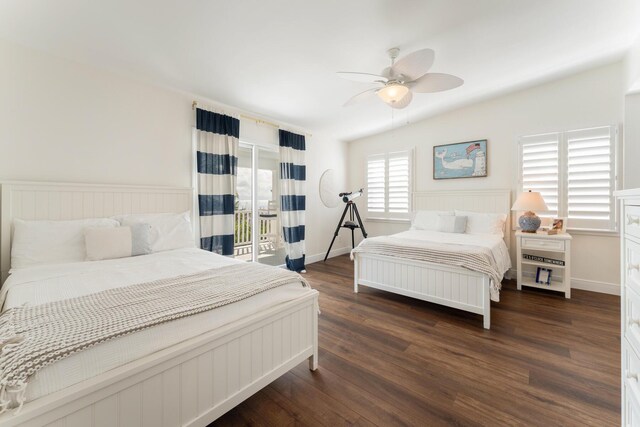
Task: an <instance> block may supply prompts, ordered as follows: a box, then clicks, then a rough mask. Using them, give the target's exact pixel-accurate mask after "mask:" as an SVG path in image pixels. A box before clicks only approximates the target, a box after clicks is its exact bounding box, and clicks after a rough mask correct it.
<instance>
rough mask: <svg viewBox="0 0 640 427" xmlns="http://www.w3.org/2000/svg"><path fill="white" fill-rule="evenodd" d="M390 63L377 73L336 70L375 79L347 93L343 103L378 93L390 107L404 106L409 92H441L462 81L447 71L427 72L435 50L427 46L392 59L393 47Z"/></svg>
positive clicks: (355, 77)
mask: <svg viewBox="0 0 640 427" xmlns="http://www.w3.org/2000/svg"><path fill="white" fill-rule="evenodd" d="M387 53H388V54H389V58H391V66H390V67H387V68H385V69H384V70H382V72H381V73H380V74H371V73H357V72H350V71H340V72H338V75H339V76H340V77H343V78H345V79H348V80H353V81H357V82H363V83H375V84H377V85H378V87H374V88H371V89H367V90H365V91H364V92H360V93H358V94H357V95H355V96H353V97H351V98H350V99H349V100H348V101H347V102H346V103H345V104H344V106H345V107H346V106H349V105H353V104H356V103H358V102H361V101H367V100H369V99H372V98H374V95H378V97H379V98H380V99H382V100H383V101H384V102H385V103H386V104H387V105H389V106H390V107H392V108H405V107H406V106H408V105H409V104H410V103H411V100H412V99H413V93H431V92H442V91H445V90H449V89H454V88H456V87H458V86H462V84H463V83H464V81H463V80H462V79H461V78H460V77H456V76H453V75H451V74H442V73H427V71H428V70H429V68H431V65H433V60H434V57H435V53H434V52H433V50H431V49H421V50H418V51H415V52H413V53H410V54H408V55H406V56H404V57H402V58H400V59H398V60H397V61H396V58H397V57H398V54H399V53H400V49H399V48H397V47H395V48H392V49H389V50H388V51H387Z"/></svg>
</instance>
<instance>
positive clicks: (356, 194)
mask: <svg viewBox="0 0 640 427" xmlns="http://www.w3.org/2000/svg"><path fill="white" fill-rule="evenodd" d="M338 196H340V197H342V201H343V202H345V203H349V202H350V201H352V200H353V199H356V198H358V197H360V196H362V188H361V189H359V190H358V191H351V192H349V193H340V194H338Z"/></svg>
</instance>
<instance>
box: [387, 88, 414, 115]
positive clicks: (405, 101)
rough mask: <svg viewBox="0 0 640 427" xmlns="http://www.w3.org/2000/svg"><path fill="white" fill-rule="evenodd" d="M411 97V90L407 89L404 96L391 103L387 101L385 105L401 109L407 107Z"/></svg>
mask: <svg viewBox="0 0 640 427" xmlns="http://www.w3.org/2000/svg"><path fill="white" fill-rule="evenodd" d="M412 99H413V94H412V93H411V91H409V92H407V94H406V95H405V96H403V97H402V99H401V100H400V101H398V102H394V103H393V104H390V103H387V105H388V106H389V107H391V108H396V109H398V110H401V109H403V108H405V107H407V106H408V105H409V104H411V100H412Z"/></svg>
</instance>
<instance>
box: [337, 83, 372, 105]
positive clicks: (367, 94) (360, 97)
mask: <svg viewBox="0 0 640 427" xmlns="http://www.w3.org/2000/svg"><path fill="white" fill-rule="evenodd" d="M378 90H379V89H378V88H377V87H374V88H372V89H367V90H365V91H364V92H360V93H359V94H357V95H354V96H352V97H351V98H349V100H347V102H345V103H344V104H343V107H348V106H350V105H353V104H357V103H359V102H363V101H367V100H369V99H372V98H373V97H374V96H375V94H376V92H377V91H378Z"/></svg>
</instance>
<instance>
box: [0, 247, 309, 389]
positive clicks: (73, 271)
mask: <svg viewBox="0 0 640 427" xmlns="http://www.w3.org/2000/svg"><path fill="white" fill-rule="evenodd" d="M240 262H242V261H238V260H234V259H231V258H227V257H223V256H220V255H216V254H212V253H210V252H207V251H203V250H200V249H194V248H187V249H178V250H172V251H166V252H159V253H155V254H151V255H144V256H138V257H131V258H122V259H116V260H105V261H93V262H77V263H67V264H55V265H48V266H38V267H31V268H24V269H19V270H15V271H12V274H11V275H10V276H9V278H8V279H7V281H6V282H5V284H4V286H3V288H2V292H1V293H0V302H2V303H3V304H4V305H3V310H6V309H8V308H11V307H15V306H18V305H22V304H32V305H37V304H43V303H47V302H52V301H58V300H63V299H68V298H74V297H78V296H82V295H87V294H91V293H95V292H100V291H103V290H106V289H111V288H115V287H124V286H129V285H133V284H136V283H143V282H148V281H151V280H156V279H161V278H167V277H174V276H178V275H183V274H188V273H195V272H198V271H202V270H205V269H210V268H219V267H222V266H225V265H229V264H233V263H240ZM309 292H312V291H311V290H310V289H309V288H305V287H302V286H301V285H300V282H293V283H291V284H287V285H285V286H281V287H279V288H275V289H271V290H269V291H266V292H263V293H260V294H258V295H254V296H252V297H250V298H247V299H245V300H242V301H239V302H236V303H233V304H229V305H226V306H223V307H219V308H217V309H214V310H210V311H207V312H204V313H200V314H197V315H194V316H190V317H186V318H183V319H180V320H175V321H173V322H169V323H164V324H162V325H159V326H156V327H153V328H149V329H145V330H142V331H139V332H136V333H134V334H130V335H126V336H123V337H119V338H116V339H113V340H111V341H107V342H105V343H102V344H99V345H97V346H95V347H92V348H89V349H87V350H84V351H82V352H79V353H77V354H74V355H72V356H69V357H68V358H66V359H63V360H60V361H58V362H56V363H54V364H52V365H50V366H47V367H45V368H43V369H42V370H40V371H39V372H38V373H37V374H36V375H35V377H34V378H33V379H32V380H31V381H30V383H29V387H27V396H26V397H27V401H30V400H34V399H37V398H38V397H42V396H45V395H47V394H50V393H53V392H55V391H58V390H62V389H64V388H66V387H69V386H71V385H73V384H76V383H78V382H81V381H83V380H86V379H89V378H92V377H95V376H97V375H99V374H102V373H105V372H107V371H109V370H111V369H115V368H117V367H120V366H122V365H125V364H127V363H129V362H132V361H135V360H137V359H140V358H142V357H144V356H147V355H150V354H153V353H154V352H157V351H160V350H163V349H165V348H168V347H170V346H172V345H175V344H178V343H180V342H182V341H185V340H187V339H190V338H193V337H196V336H198V335H201V334H204V333H206V332H209V331H211V330H213V329H216V328H219V327H222V326H224V325H227V324H230V323H232V322H234V321H237V320H240V319H242V318H244V317H246V316H249V315H251V314H254V313H258V312H260V311H263V310H266V309H269V308H272V307H276V306H278V305H280V304H284V303H286V302H288V301H291V300H294V299H296V298H299V297H301V296H303V295H305V294H306V293H309Z"/></svg>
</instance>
